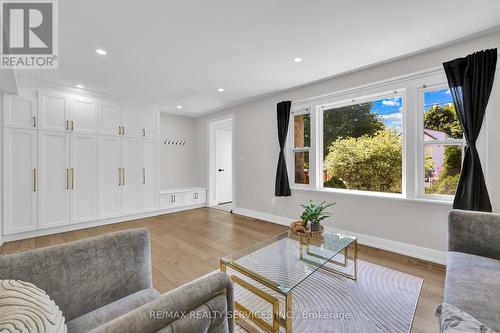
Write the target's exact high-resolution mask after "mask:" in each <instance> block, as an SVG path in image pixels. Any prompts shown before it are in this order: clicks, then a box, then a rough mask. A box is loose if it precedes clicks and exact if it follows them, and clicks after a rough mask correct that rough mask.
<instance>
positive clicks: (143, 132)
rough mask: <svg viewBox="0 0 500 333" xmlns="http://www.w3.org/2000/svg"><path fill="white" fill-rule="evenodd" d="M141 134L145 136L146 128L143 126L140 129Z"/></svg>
mask: <svg viewBox="0 0 500 333" xmlns="http://www.w3.org/2000/svg"><path fill="white" fill-rule="evenodd" d="M142 136H146V129H145V128H143V129H142Z"/></svg>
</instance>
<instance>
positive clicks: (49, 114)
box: [38, 91, 69, 131]
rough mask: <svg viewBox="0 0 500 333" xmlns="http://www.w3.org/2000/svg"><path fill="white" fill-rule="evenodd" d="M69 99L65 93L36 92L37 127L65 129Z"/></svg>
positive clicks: (66, 127) (55, 129) (51, 129)
mask: <svg viewBox="0 0 500 333" xmlns="http://www.w3.org/2000/svg"><path fill="white" fill-rule="evenodd" d="M68 104H69V99H68V96H67V95H64V94H59V93H52V92H44V91H39V92H38V129H41V130H49V131H67V130H68V122H69V105H68Z"/></svg>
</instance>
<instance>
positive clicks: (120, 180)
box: [118, 168, 122, 186]
mask: <svg viewBox="0 0 500 333" xmlns="http://www.w3.org/2000/svg"><path fill="white" fill-rule="evenodd" d="M118 186H122V168H118Z"/></svg>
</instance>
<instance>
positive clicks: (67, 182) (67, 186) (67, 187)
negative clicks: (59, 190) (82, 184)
mask: <svg viewBox="0 0 500 333" xmlns="http://www.w3.org/2000/svg"><path fill="white" fill-rule="evenodd" d="M66 189H67V190H69V169H68V168H66Z"/></svg>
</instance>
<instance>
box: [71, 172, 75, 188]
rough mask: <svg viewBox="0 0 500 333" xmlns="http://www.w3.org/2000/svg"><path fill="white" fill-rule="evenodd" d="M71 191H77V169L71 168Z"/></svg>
mask: <svg viewBox="0 0 500 333" xmlns="http://www.w3.org/2000/svg"><path fill="white" fill-rule="evenodd" d="M71 189H72V190H74V189H75V169H73V168H71Z"/></svg>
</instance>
